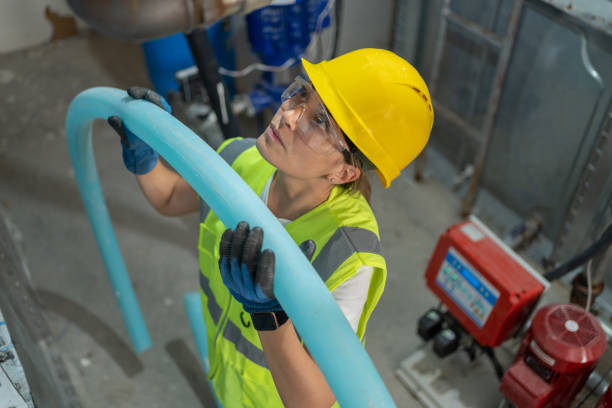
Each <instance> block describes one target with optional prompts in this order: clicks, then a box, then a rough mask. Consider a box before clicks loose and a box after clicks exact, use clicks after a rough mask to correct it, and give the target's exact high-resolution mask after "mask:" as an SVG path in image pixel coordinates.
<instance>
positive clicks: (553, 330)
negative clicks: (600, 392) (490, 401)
mask: <svg viewBox="0 0 612 408" xmlns="http://www.w3.org/2000/svg"><path fill="white" fill-rule="evenodd" d="M606 343H607V339H606V335H605V333H604V331H603V330H602V328H601V326H600V325H599V322H598V321H597V319H596V318H595V317H594V316H593V315H591V314H590V313H588V312H587V311H585V310H584V309H582V308H580V307H578V306H574V305H564V304H562V305H549V306H546V307H543V308H542V309H540V310H538V312H537V313H536V315H535V317H534V318H533V322H532V324H531V327H530V329H529V331H528V332H527V334H526V335H525V337H524V338H523V341H522V343H521V347H520V349H519V352H518V354H517V357H516V360H515V362H514V365H513V366H512V367H511V368H510V369H509V370H508V371H506V374H505V375H504V377H503V379H502V383H501V386H500V389H501V391H502V393H504V395H505V396H506V398H508V399H509V400H510V401H512V402H513V403H514V404H515V405H516V406H517V407H520V408H552V407H555V408H557V407H558V408H563V407H568V406H569V404H570V403H571V401H572V400H573V399H574V397H575V396H576V394H577V393H578V391H580V389H581V388H582V386H583V385H584V383H585V382H586V380H587V378H588V377H589V375H590V374H591V371H593V368H595V363H596V362H597V360H598V359H599V357H601V355H602V354H603V353H604V351H605V349H606Z"/></svg>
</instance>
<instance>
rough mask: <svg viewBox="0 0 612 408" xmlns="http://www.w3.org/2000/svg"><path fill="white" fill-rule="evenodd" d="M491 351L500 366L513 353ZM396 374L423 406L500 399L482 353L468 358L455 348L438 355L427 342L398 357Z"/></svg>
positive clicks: (459, 406)
mask: <svg viewBox="0 0 612 408" xmlns="http://www.w3.org/2000/svg"><path fill="white" fill-rule="evenodd" d="M495 352H496V355H497V358H498V359H499V360H500V362H501V364H502V367H504V368H506V367H509V366H510V364H511V362H512V357H513V353H510V352H508V351H506V350H505V349H504V348H501V347H498V348H496V349H495ZM396 375H397V377H398V378H399V380H400V381H401V382H402V383H403V384H404V386H406V388H407V389H408V391H410V392H411V393H412V394H413V395H414V396H415V398H416V399H417V400H418V401H419V402H420V403H421V404H422V405H423V406H424V407H426V408H449V407H452V408H464V407H470V408H481V407H488V408H490V407H497V406H499V404H500V403H501V401H502V400H503V395H502V393H501V392H500V391H499V384H500V382H499V380H498V379H497V377H496V375H495V370H494V369H493V365H492V364H491V362H490V361H489V359H488V358H487V357H486V356H484V355H479V356H478V357H477V358H476V359H475V360H474V361H469V358H468V355H467V353H466V352H465V351H462V350H458V351H456V352H455V353H453V354H451V355H450V356H448V357H446V358H444V359H441V358H439V357H438V356H437V355H436V354H435V353H434V352H433V350H432V346H431V342H430V343H429V344H424V345H422V346H420V347H419V348H417V349H416V350H415V351H414V352H413V353H411V354H410V355H409V356H408V357H407V358H406V359H405V360H404V361H402V363H401V364H400V367H399V369H398V370H397V371H396Z"/></svg>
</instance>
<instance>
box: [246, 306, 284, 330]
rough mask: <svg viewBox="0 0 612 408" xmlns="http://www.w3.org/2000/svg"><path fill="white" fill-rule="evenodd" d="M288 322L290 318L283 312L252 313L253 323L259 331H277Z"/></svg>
mask: <svg viewBox="0 0 612 408" xmlns="http://www.w3.org/2000/svg"><path fill="white" fill-rule="evenodd" d="M287 320H289V316H287V313H285V312H284V311H283V310H277V311H275V312H256V313H251V321H252V322H253V327H254V328H255V330H257V331H268V330H276V329H278V328H279V327H280V326H282V325H283V324H285V323H286V322H287Z"/></svg>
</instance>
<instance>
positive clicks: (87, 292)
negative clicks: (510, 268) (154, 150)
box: [0, 33, 459, 408]
mask: <svg viewBox="0 0 612 408" xmlns="http://www.w3.org/2000/svg"><path fill="white" fill-rule="evenodd" d="M130 85H144V86H149V81H148V77H147V74H146V71H145V67H144V63H143V59H142V55H141V51H140V48H139V47H138V46H136V45H133V44H125V43H119V42H116V41H113V40H109V39H105V38H102V37H100V36H97V35H94V34H87V33H85V34H82V35H80V36H79V37H76V38H71V39H66V40H62V41H59V42H56V43H53V44H47V45H43V46H40V47H36V48H33V49H29V50H25V51H19V52H15V53H11V54H5V55H2V57H1V58H0V106H2V109H0V129H1V130H0V180H1V182H0V205H1V206H2V208H3V209H4V211H5V212H6V213H7V215H8V216H9V218H10V219H11V220H12V222H13V223H14V224H15V226H16V227H17V228H18V230H19V231H20V232H21V238H20V240H19V242H18V244H19V245H20V246H21V248H22V251H23V253H24V254H25V256H26V258H27V262H28V265H29V269H30V271H31V275H32V279H33V282H34V285H35V287H36V289H37V291H38V294H39V296H40V298H41V301H42V303H43V304H44V305H45V311H46V312H48V317H49V320H50V325H51V328H52V332H53V333H54V338H53V345H54V346H55V347H57V348H58V349H59V350H60V351H61V353H62V355H63V357H64V359H65V360H66V364H67V366H68V368H69V371H70V373H71V376H72V379H73V381H74V382H75V386H76V389H77V391H78V393H79V395H80V397H81V400H82V405H83V406H84V407H92V408H95V407H107V406H112V407H117V408H120V407H145V406H146V407H168V406H183V407H192V406H193V407H197V406H212V405H211V403H210V396H209V395H207V394H206V392H205V391H206V387H207V385H206V382H205V379H204V377H203V375H202V371H201V369H200V367H199V363H198V359H197V357H196V349H195V345H194V343H193V340H192V336H191V332H190V329H189V326H188V323H187V319H186V315H185V312H184V308H183V305H182V296H183V294H185V293H187V292H192V291H196V290H198V279H197V258H196V237H197V227H198V217H197V215H193V216H188V217H182V218H173V219H170V218H164V217H162V216H160V215H158V214H157V213H155V212H154V210H152V209H151V208H150V207H149V205H148V204H147V202H146V201H145V199H144V197H143V196H142V194H141V193H140V191H139V189H138V186H137V184H136V180H135V178H134V177H133V176H132V175H131V174H130V173H128V172H127V171H126V170H125V169H124V166H123V163H122V161H121V157H120V153H121V151H120V146H119V141H118V139H117V136H116V135H115V134H114V133H113V132H112V131H111V130H110V128H109V127H108V126H107V125H106V123H104V122H100V123H98V124H97V126H96V127H95V131H94V132H95V135H94V138H93V139H94V148H95V154H96V162H97V166H98V171H99V174H100V179H101V182H102V185H103V189H104V193H105V197H106V200H107V205H108V208H109V211H110V214H111V218H112V220H113V223H114V228H115V232H116V234H117V237H118V241H119V245H120V247H121V249H122V252H123V255H124V259H125V262H126V265H127V268H128V271H130V274H131V277H132V280H133V284H134V287H135V291H136V294H137V296H138V298H139V301H140V305H141V308H142V311H143V314H144V317H145V320H146V322H147V324H148V327H149V330H150V333H151V337H152V341H153V347H152V348H151V349H150V350H148V351H146V352H144V353H143V354H141V355H135V354H134V353H133V352H132V351H131V348H130V344H129V338H128V335H127V331H126V329H125V326H124V324H123V321H122V318H121V314H120V311H119V308H118V306H117V303H116V302H115V300H114V296H113V294H112V291H111V287H110V285H109V281H108V279H107V276H106V272H105V268H104V265H103V263H102V259H101V257H100V255H99V251H98V248H97V246H96V243H95V241H94V237H93V234H92V231H91V228H90V226H89V221H88V219H87V217H86V215H85V212H84V208H83V205H82V203H81V198H80V195H79V192H78V189H77V185H76V182H75V179H74V174H73V171H72V166H71V163H70V159H69V155H68V150H67V145H66V141H65V128H64V119H65V115H66V110H67V107H68V105H69V103H70V101H71V99H72V98H73V97H74V96H75V95H76V94H77V93H78V92H80V91H82V90H84V89H87V88H89V87H93V86H113V87H119V88H127V87H128V86H130ZM245 136H254V135H245ZM411 175H412V172H411V171H410V169H409V170H408V171H406V172H404V174H402V176H401V177H400V178H399V179H398V180H396V181H395V182H394V183H393V185H392V187H391V188H390V189H388V190H386V191H383V189H382V187H380V185H379V183H378V182H375V183H373V184H374V199H373V208H374V211H375V213H376V214H377V217H378V220H379V224H380V228H381V235H382V244H383V249H384V252H385V255H386V258H387V262H388V266H389V277H388V281H387V287H386V290H385V293H384V294H383V297H382V300H381V301H380V303H379V306H378V307H377V309H376V310H375V312H374V315H373V317H372V319H371V320H370V323H369V326H368V331H367V338H368V341H367V350H368V352H369V354H370V356H371V357H372V359H373V361H374V363H375V364H376V366H377V368H378V370H379V372H380V374H381V376H382V378H383V380H384V381H385V383H386V385H387V387H388V389H389V391H390V392H391V395H392V396H393V398H394V400H395V402H396V404H397V406H398V407H413V406H418V403H417V402H416V400H414V399H413V398H412V397H411V395H410V394H409V392H408V391H407V390H406V389H405V388H404V387H403V385H402V384H400V382H399V381H398V380H397V379H396V377H395V374H394V372H395V370H396V369H397V367H398V366H399V364H400V362H401V360H402V359H403V358H405V357H406V355H407V353H408V352H409V351H410V350H411V349H413V348H414V347H416V346H417V345H418V344H419V343H420V342H419V340H418V338H417V336H416V334H415V324H416V321H417V319H418V317H419V316H420V315H421V314H422V313H423V312H424V311H425V310H426V309H427V308H429V307H431V306H432V305H434V304H435V299H434V297H433V296H432V295H431V294H430V293H429V291H428V290H425V285H424V280H423V272H424V270H425V267H426V264H427V261H428V258H429V256H430V254H431V251H432V250H433V247H434V245H435V243H436V241H437V238H438V236H439V234H440V233H441V232H442V231H443V230H444V229H445V228H446V227H448V226H449V225H451V224H453V223H454V222H456V221H458V220H459V218H458V216H457V214H458V208H459V203H458V199H457V198H456V196H455V195H453V193H452V192H451V191H450V190H449V189H447V188H446V187H444V186H443V185H442V184H440V183H437V182H435V181H433V180H428V181H427V182H425V183H423V184H418V185H417V184H415V183H414V182H413V181H412V177H411Z"/></svg>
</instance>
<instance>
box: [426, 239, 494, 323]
mask: <svg viewBox="0 0 612 408" xmlns="http://www.w3.org/2000/svg"><path fill="white" fill-rule="evenodd" d="M436 283H437V284H438V285H439V286H440V287H441V288H442V289H443V290H444V291H445V292H446V293H447V294H448V295H449V296H450V297H451V299H453V301H454V302H455V303H456V304H457V306H459V307H460V308H461V310H463V312H465V314H467V315H468V316H469V317H470V318H471V319H472V320H473V321H474V322H475V323H476V324H477V325H478V327H482V326H484V325H485V323H486V322H487V319H488V318H489V315H490V314H491V310H493V307H494V306H495V302H497V299H498V298H499V291H498V290H497V289H495V287H494V286H493V285H491V283H490V282H489V281H487V280H486V279H485V278H484V277H483V276H482V275H480V274H479V273H478V271H476V269H475V268H474V267H473V266H472V265H470V264H469V263H468V262H467V261H466V260H465V259H464V258H463V257H462V256H461V255H460V254H459V253H458V252H457V251H456V250H455V249H454V248H449V250H448V252H447V254H446V258H445V259H444V262H442V266H441V267H440V270H439V271H438V275H437V277H436Z"/></svg>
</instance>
